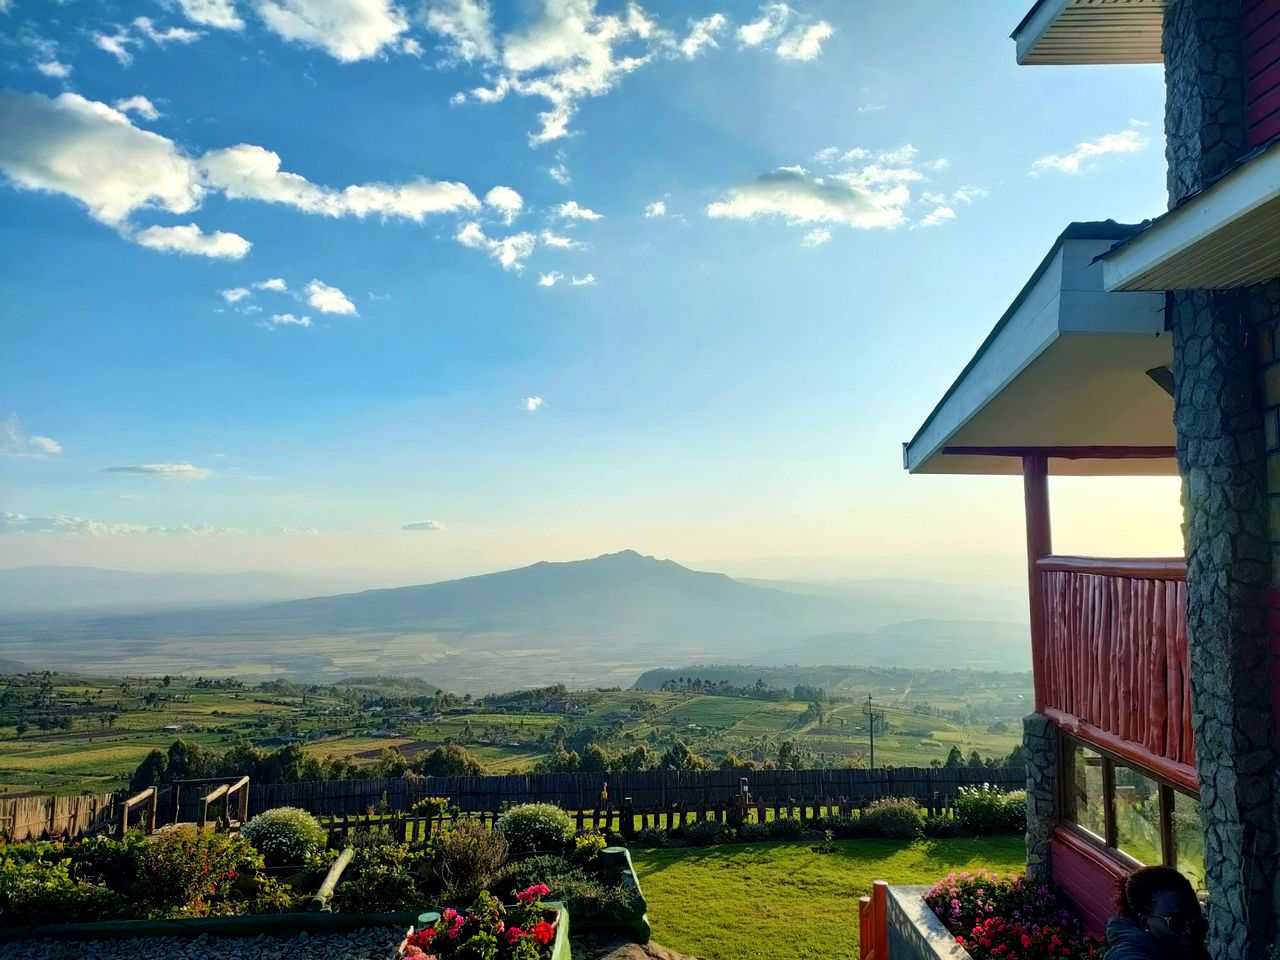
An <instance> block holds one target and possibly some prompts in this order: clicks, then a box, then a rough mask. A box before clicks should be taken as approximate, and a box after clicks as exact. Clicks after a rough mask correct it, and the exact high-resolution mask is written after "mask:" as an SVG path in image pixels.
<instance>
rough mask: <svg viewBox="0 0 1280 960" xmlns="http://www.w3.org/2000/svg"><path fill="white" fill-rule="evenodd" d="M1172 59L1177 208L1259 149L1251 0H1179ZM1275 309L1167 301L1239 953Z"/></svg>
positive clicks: (1206, 795)
mask: <svg viewBox="0 0 1280 960" xmlns="http://www.w3.org/2000/svg"><path fill="white" fill-rule="evenodd" d="M1164 59H1165V76H1166V88H1167V101H1166V108H1165V134H1166V138H1167V148H1166V154H1167V156H1168V160H1169V181H1168V182H1169V202H1170V206H1173V205H1176V204H1177V203H1178V202H1179V201H1180V200H1182V199H1184V198H1185V197H1186V196H1187V195H1188V194H1190V193H1193V192H1195V191H1196V190H1199V189H1200V188H1202V187H1203V186H1204V185H1205V184H1206V183H1207V182H1208V181H1210V180H1212V179H1213V178H1214V177H1217V176H1218V175H1220V174H1222V173H1224V172H1225V171H1226V170H1228V169H1229V168H1230V166H1231V164H1232V163H1233V162H1235V161H1236V160H1237V159H1238V158H1240V157H1241V156H1242V155H1243V154H1244V153H1245V152H1246V149H1247V141H1246V128H1245V90H1244V65H1243V24H1242V21H1241V11H1240V2H1239V0H1169V2H1168V4H1167V6H1166V12H1165V21H1164ZM1265 303H1266V291H1265V289H1259V288H1255V289H1252V290H1243V291H1203V290H1201V291H1187V292H1177V293H1172V294H1170V296H1169V299H1168V307H1169V325H1170V327H1171V329H1172V332H1173V355H1174V419H1175V422H1176V424H1177V429H1178V464H1179V468H1180V470H1181V473H1182V477H1183V512H1184V524H1183V536H1184V541H1185V546H1186V553H1187V632H1188V636H1189V638H1190V645H1191V674H1192V707H1193V724H1194V728H1195V737H1196V755H1197V765H1198V768H1199V773H1200V781H1201V805H1202V806H1201V809H1202V820H1203V826H1204V833H1205V861H1206V867H1207V883H1208V887H1209V895H1210V897H1211V899H1212V901H1213V910H1212V914H1211V923H1212V929H1211V931H1210V950H1211V953H1212V954H1213V956H1215V957H1223V958H1226V957H1231V958H1233V960H1236V958H1239V960H1262V958H1264V957H1265V956H1266V951H1267V947H1268V946H1269V945H1270V944H1271V943H1272V942H1273V938H1274V936H1275V925H1276V920H1275V908H1276V905H1277V890H1276V884H1277V875H1276V874H1277V872H1276V856H1277V847H1276V837H1277V811H1276V803H1277V800H1276V783H1275V777H1276V774H1275V765H1276V751H1275V737H1274V719H1273V717H1272V707H1271V693H1270V688H1269V681H1268V659H1269V656H1270V637H1269V630H1268V601H1269V594H1270V588H1271V587H1272V584H1273V582H1274V580H1273V575H1274V574H1273V569H1274V570H1275V571H1280V563H1276V564H1273V550H1274V545H1276V544H1280V514H1278V515H1277V517H1276V519H1275V520H1273V519H1272V515H1271V512H1270V511H1269V510H1268V496H1269V493H1270V492H1272V490H1273V488H1274V491H1275V492H1277V493H1280V454H1278V455H1277V456H1276V457H1274V458H1271V460H1272V462H1269V458H1268V452H1267V446H1268V444H1267V435H1266V434H1265V432H1264V410H1265V409H1266V401H1265V394H1266V390H1264V382H1263V374H1264V370H1263V365H1262V363H1261V362H1260V357H1264V356H1267V353H1266V350H1267V344H1266V341H1265V339H1264V334H1265V335H1270V332H1271V327H1270V324H1268V323H1265V322H1261V321H1264V320H1265V319H1266V318H1265V310H1263V306H1264V305H1265ZM1272 347H1274V344H1272ZM1278 376H1280V375H1278ZM1277 387H1280V383H1277ZM1272 478H1274V479H1272ZM1276 555H1277V556H1278V557H1280V554H1276Z"/></svg>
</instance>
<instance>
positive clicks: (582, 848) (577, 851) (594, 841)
mask: <svg viewBox="0 0 1280 960" xmlns="http://www.w3.org/2000/svg"><path fill="white" fill-rule="evenodd" d="M608 845H609V841H608V840H606V839H605V838H604V837H602V836H601V835H600V834H598V833H584V834H582V836H580V837H577V838H576V839H575V840H574V841H573V857H574V859H575V860H581V861H583V862H586V863H590V862H591V861H593V860H595V859H596V858H597V857H598V856H600V854H601V852H602V851H603V850H604V848H605V847H607V846H608Z"/></svg>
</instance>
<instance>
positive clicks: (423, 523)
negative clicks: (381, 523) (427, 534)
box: [400, 520, 444, 531]
mask: <svg viewBox="0 0 1280 960" xmlns="http://www.w3.org/2000/svg"><path fill="white" fill-rule="evenodd" d="M400 529H401V530H413V531H431V530H443V529H444V524H442V523H440V522H439V521H438V520H417V521H415V522H413V523H406V524H405V525H404V526H403V527H401V528H400Z"/></svg>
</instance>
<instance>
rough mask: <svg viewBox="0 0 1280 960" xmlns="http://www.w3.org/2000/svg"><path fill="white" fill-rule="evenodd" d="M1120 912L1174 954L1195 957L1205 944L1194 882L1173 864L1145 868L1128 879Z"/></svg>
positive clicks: (1202, 921) (1202, 916)
mask: <svg viewBox="0 0 1280 960" xmlns="http://www.w3.org/2000/svg"><path fill="white" fill-rule="evenodd" d="M1120 912H1121V914H1123V915H1124V916H1125V917H1128V918H1129V919H1130V920H1132V921H1133V922H1134V923H1136V924H1137V925H1138V926H1140V927H1141V928H1142V929H1143V930H1145V931H1147V933H1149V934H1150V935H1151V936H1152V938H1153V939H1155V940H1156V941H1157V942H1159V943H1161V944H1163V945H1164V946H1166V947H1168V948H1169V950H1170V956H1173V957H1179V956H1195V955H1197V951H1198V950H1199V949H1200V948H1202V947H1203V946H1204V937H1205V922H1204V914H1203V913H1202V912H1201V910H1200V901H1199V900H1197V899H1196V892H1195V890H1193V889H1192V887H1191V882H1190V881H1189V880H1187V878H1186V877H1184V876H1183V875H1182V874H1180V873H1179V872H1178V871H1177V870H1174V869H1173V868H1172V867H1143V868H1142V869H1141V870H1138V871H1135V872H1134V873H1133V874H1131V875H1130V876H1129V877H1128V879H1126V880H1125V881H1124V886H1123V890H1122V895H1121V899H1120Z"/></svg>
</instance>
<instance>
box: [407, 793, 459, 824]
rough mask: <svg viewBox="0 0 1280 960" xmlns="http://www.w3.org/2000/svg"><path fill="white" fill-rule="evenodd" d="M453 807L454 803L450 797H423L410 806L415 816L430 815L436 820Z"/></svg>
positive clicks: (410, 810)
mask: <svg viewBox="0 0 1280 960" xmlns="http://www.w3.org/2000/svg"><path fill="white" fill-rule="evenodd" d="M451 809H452V805H451V804H450V802H449V798H448V797H423V798H422V799H421V800H418V801H417V802H416V803H414V805H413V806H412V807H410V808H409V812H410V813H412V814H414V815H415V816H419V817H430V818H432V819H433V820H434V819H435V818H436V817H443V816H444V815H445V814H446V813H449V812H450V810H451Z"/></svg>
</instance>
